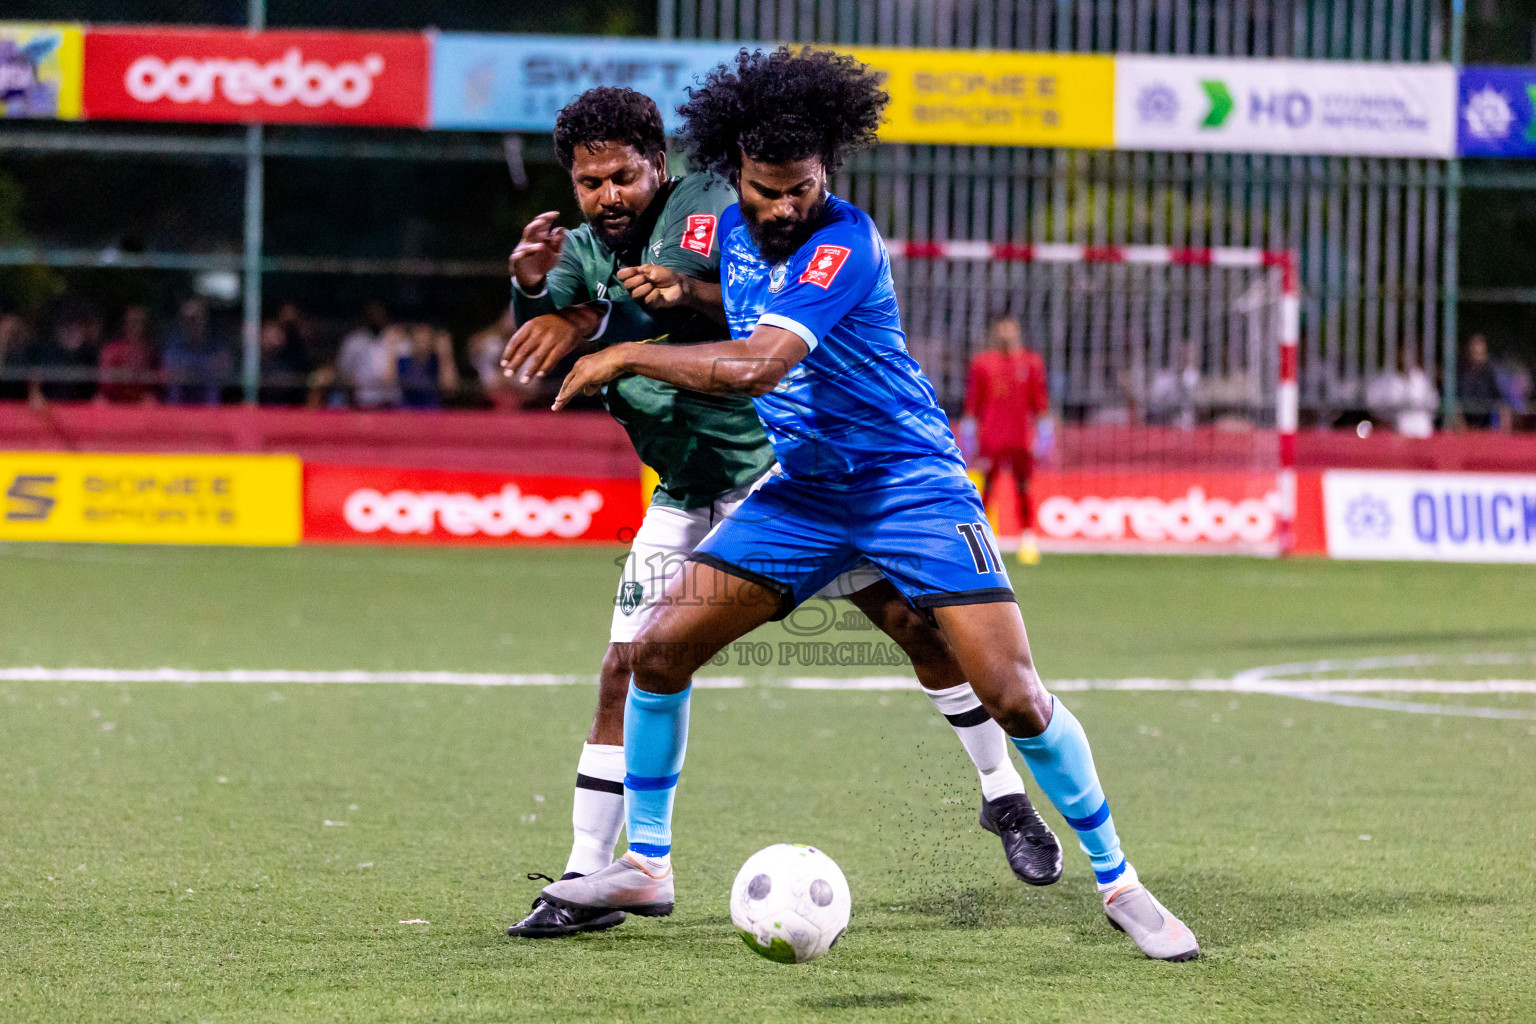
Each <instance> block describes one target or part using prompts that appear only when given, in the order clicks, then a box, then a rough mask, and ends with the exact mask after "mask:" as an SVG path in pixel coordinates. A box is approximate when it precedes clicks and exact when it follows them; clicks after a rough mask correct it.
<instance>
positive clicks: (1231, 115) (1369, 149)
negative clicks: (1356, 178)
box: [1114, 56, 1456, 159]
mask: <svg viewBox="0 0 1536 1024" xmlns="http://www.w3.org/2000/svg"><path fill="white" fill-rule="evenodd" d="M1114 110H1115V113H1114V122H1115V127H1114V138H1115V143H1114V144H1115V146H1116V148H1119V149H1165V150H1199V151H1219V152H1239V153H1241V152H1249V153H1301V154H1340V155H1357V156H1422V157H1438V158H1442V159H1449V158H1450V157H1453V156H1455V155H1456V69H1455V68H1454V67H1452V66H1451V65H1449V64H1425V65H1409V64H1367V63H1353V62H1345V61H1297V60H1223V59H1217V58H1198V57H1134V56H1122V57H1116V58H1115V100H1114Z"/></svg>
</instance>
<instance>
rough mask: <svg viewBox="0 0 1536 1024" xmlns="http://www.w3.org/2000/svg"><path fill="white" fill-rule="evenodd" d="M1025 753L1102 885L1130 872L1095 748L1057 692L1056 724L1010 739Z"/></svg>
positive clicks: (1053, 712) (1053, 700) (1053, 714)
mask: <svg viewBox="0 0 1536 1024" xmlns="http://www.w3.org/2000/svg"><path fill="white" fill-rule="evenodd" d="M1010 738H1011V739H1012V740H1013V745H1014V746H1015V747H1018V748H1019V753H1020V754H1023V755H1024V763H1025V764H1027V765H1029V770H1030V773H1031V774H1033V775H1034V777H1035V784H1036V785H1038V786H1039V787H1040V789H1041V791H1042V792H1043V793H1045V795H1046V796H1048V797H1050V798H1051V803H1052V804H1054V805H1055V807H1056V810H1058V811H1060V812H1061V816H1062V817H1063V818H1066V819H1067V824H1068V825H1071V826H1072V828H1073V829H1075V830H1076V832H1077V840H1078V845H1080V846H1081V847H1082V848H1083V852H1084V853H1086V854H1087V855H1088V859H1089V860H1090V861H1091V862H1092V863H1093V873H1094V875H1095V876H1097V877H1098V880H1099V884H1100V885H1106V884H1108V883H1110V882H1113V881H1114V880H1115V879H1117V878H1119V877H1120V876H1121V875H1122V874H1124V873H1125V854H1123V853H1121V852H1120V837H1119V836H1117V835H1115V820H1114V819H1113V818H1111V817H1110V816H1109V802H1108V801H1106V800H1105V799H1104V789H1103V787H1101V786H1100V785H1099V773H1098V772H1096V771H1094V768H1093V751H1092V750H1089V749H1088V737H1087V736H1086V735H1085V734H1084V733H1083V727H1082V725H1081V724H1080V723H1079V722H1078V720H1077V718H1076V716H1074V715H1073V714H1072V712H1070V711H1068V710H1067V706H1066V705H1065V704H1063V703H1062V702H1061V701H1059V700H1057V699H1056V698H1055V697H1054V696H1052V697H1051V724H1050V725H1047V726H1046V727H1045V732H1043V733H1041V734H1040V735H1039V736H1030V737H1028V738H1024V739H1021V738H1019V737H1017V736H1013V737H1010Z"/></svg>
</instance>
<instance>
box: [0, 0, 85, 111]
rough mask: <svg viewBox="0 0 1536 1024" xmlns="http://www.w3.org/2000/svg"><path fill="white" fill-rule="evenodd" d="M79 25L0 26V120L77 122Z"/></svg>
mask: <svg viewBox="0 0 1536 1024" xmlns="http://www.w3.org/2000/svg"><path fill="white" fill-rule="evenodd" d="M80 51H81V32H80V26H79V25H53V24H44V23H31V22H4V23H0V117H43V118H53V119H62V120H66V121H72V120H74V119H75V118H77V117H79V116H80V66H81V52H80Z"/></svg>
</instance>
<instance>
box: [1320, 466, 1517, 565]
mask: <svg viewBox="0 0 1536 1024" xmlns="http://www.w3.org/2000/svg"><path fill="white" fill-rule="evenodd" d="M1323 514H1324V517H1325V519H1326V521H1327V527H1328V554H1329V556H1330V557H1332V558H1384V559H1406V560H1411V561H1426V562H1536V476H1522V475H1519V474H1515V473H1393V472H1367V471H1354V470H1329V471H1327V472H1325V473H1324V474H1323Z"/></svg>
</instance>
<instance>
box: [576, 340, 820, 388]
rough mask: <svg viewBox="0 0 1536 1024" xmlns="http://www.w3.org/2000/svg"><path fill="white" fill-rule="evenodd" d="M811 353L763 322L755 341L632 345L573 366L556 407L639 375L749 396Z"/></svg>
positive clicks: (772, 383) (614, 348)
mask: <svg viewBox="0 0 1536 1024" xmlns="http://www.w3.org/2000/svg"><path fill="white" fill-rule="evenodd" d="M809 354H810V349H809V348H808V347H807V346H806V344H805V342H804V341H803V340H802V339H801V338H800V336H799V335H798V334H795V333H794V332H792V331H786V330H784V329H783V328H781V327H769V326H766V325H762V324H759V325H758V326H757V328H756V329H754V330H753V331H752V335H751V337H748V338H744V339H733V340H731V341H716V342H711V343H709V344H707V345H647V344H645V343H643V342H628V343H625V344H623V345H614V346H612V347H610V348H605V349H603V351H601V352H594V353H592V354H591V355H589V356H583V357H582V358H581V359H578V360H577V361H576V365H575V366H573V367H571V372H570V373H569V374H568V375H567V376H566V378H565V383H563V384H561V385H560V394H559V395H558V396H557V397H556V398H555V404H554V406H553V408H555V409H562V408H564V407H565V406H566V405H567V404H568V403H569V402H570V401H571V399H573V398H575V397H576V396H577V395H580V394H588V395H590V394H593V393H595V392H596V391H597V389H598V388H599V387H601V386H602V385H603V384H606V383H608V382H609V381H610V380H613V378H615V377H617V376H619V375H620V374H625V373H633V374H638V375H639V376H641V377H650V378H651V379H652V380H659V381H663V382H665V383H667V384H675V385H677V386H678V387H680V388H687V389H688V390H690V391H700V392H703V393H704V394H708V395H731V394H746V395H751V396H753V397H754V398H755V397H758V396H760V395H766V394H767V393H768V392H770V391H772V390H773V389H774V386H775V385H777V384H778V383H779V381H781V380H783V379H784V375H785V374H786V373H788V372H789V371H790V369H791V368H793V367H794V365H795V364H796V363H798V362H800V360H802V359H804V358H805V357H806V356H807V355H809Z"/></svg>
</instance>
